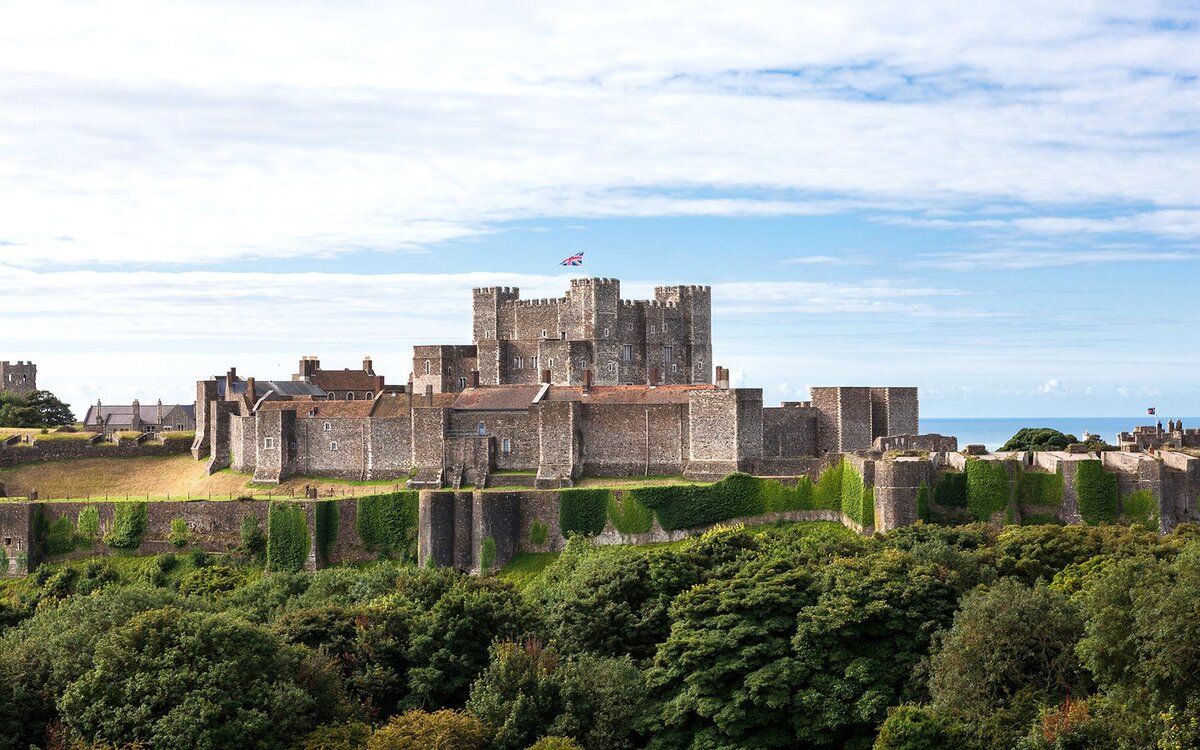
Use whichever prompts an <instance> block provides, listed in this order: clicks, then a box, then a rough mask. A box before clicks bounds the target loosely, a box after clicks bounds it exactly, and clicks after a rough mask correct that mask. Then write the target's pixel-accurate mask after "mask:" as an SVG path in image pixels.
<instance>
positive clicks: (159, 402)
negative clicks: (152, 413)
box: [158, 398, 162, 427]
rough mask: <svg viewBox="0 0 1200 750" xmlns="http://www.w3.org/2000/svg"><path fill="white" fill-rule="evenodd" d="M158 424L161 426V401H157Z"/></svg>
mask: <svg viewBox="0 0 1200 750" xmlns="http://www.w3.org/2000/svg"><path fill="white" fill-rule="evenodd" d="M158 424H159V426H160V427H161V426H162V399H161V398H160V399H159V400H158Z"/></svg>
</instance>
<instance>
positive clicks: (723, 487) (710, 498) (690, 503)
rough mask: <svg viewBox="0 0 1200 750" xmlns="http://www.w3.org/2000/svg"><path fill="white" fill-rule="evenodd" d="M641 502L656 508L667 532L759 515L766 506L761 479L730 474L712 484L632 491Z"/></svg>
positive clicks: (659, 519)
mask: <svg viewBox="0 0 1200 750" xmlns="http://www.w3.org/2000/svg"><path fill="white" fill-rule="evenodd" d="M630 494H632V495H633V496H634V497H635V498H636V499H637V500H638V502H640V503H641V504H642V505H644V506H646V507H647V508H649V509H651V510H653V511H654V513H655V515H656V516H658V523H659V525H660V526H662V527H663V529H665V530H667V531H675V530H677V529H694V528H697V527H700V526H708V525H710V524H714V523H717V522H719V521H727V520H729V519H730V518H738V517H741V516H757V515H760V514H762V513H763V512H764V509H765V507H766V505H765V502H764V501H763V497H762V493H761V492H760V480H758V479H756V478H754V477H752V476H750V475H749V474H742V473H736V474H730V475H729V476H727V477H725V478H724V479H722V480H721V481H719V482H714V483H713V484H709V485H670V486H663V487H639V488H638V489H635V490H630Z"/></svg>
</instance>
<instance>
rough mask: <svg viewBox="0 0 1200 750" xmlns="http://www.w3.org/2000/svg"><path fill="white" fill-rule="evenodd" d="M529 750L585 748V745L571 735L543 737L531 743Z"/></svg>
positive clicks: (572, 749) (580, 749)
mask: <svg viewBox="0 0 1200 750" xmlns="http://www.w3.org/2000/svg"><path fill="white" fill-rule="evenodd" d="M529 750H583V745H580V744H579V743H578V742H576V741H575V740H573V739H571V738H570V737H543V738H541V739H540V740H538V741H537V742H535V743H533V744H532V745H530V746H529Z"/></svg>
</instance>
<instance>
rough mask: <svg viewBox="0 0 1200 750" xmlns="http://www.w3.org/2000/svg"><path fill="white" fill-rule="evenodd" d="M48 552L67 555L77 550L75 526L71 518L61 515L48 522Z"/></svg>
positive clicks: (46, 538) (46, 536)
mask: <svg viewBox="0 0 1200 750" xmlns="http://www.w3.org/2000/svg"><path fill="white" fill-rule="evenodd" d="M45 533H46V535H45V540H46V545H45V549H46V554H48V555H65V554H67V553H68V552H72V551H74V550H75V526H74V524H72V523H71V519H70V518H67V517H66V516H59V517H58V518H56V519H54V520H53V521H49V522H48V523H46V532H45Z"/></svg>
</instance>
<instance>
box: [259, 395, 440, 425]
mask: <svg viewBox="0 0 1200 750" xmlns="http://www.w3.org/2000/svg"><path fill="white" fill-rule="evenodd" d="M454 397H455V394H453V393H435V394H433V405H434V406H435V407H447V406H450V405H451V403H453V401H454ZM412 404H413V406H414V407H416V408H421V407H423V406H425V405H426V404H427V401H426V399H425V394H420V395H414V396H413V400H412ZM313 409H316V412H317V413H316V414H314V415H313V417H312V418H313V419H321V418H322V417H325V418H332V419H338V418H352V417H400V416H407V415H408V396H407V395H406V394H397V395H385V396H380V397H378V398H376V399H373V400H366V399H358V400H355V401H311V400H304V401H282V400H281V401H264V402H263V403H262V405H260V406H259V410H260V411H294V412H296V413H297V414H298V415H299V416H301V417H305V418H307V417H308V413H309V412H310V411H312V410H313Z"/></svg>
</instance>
